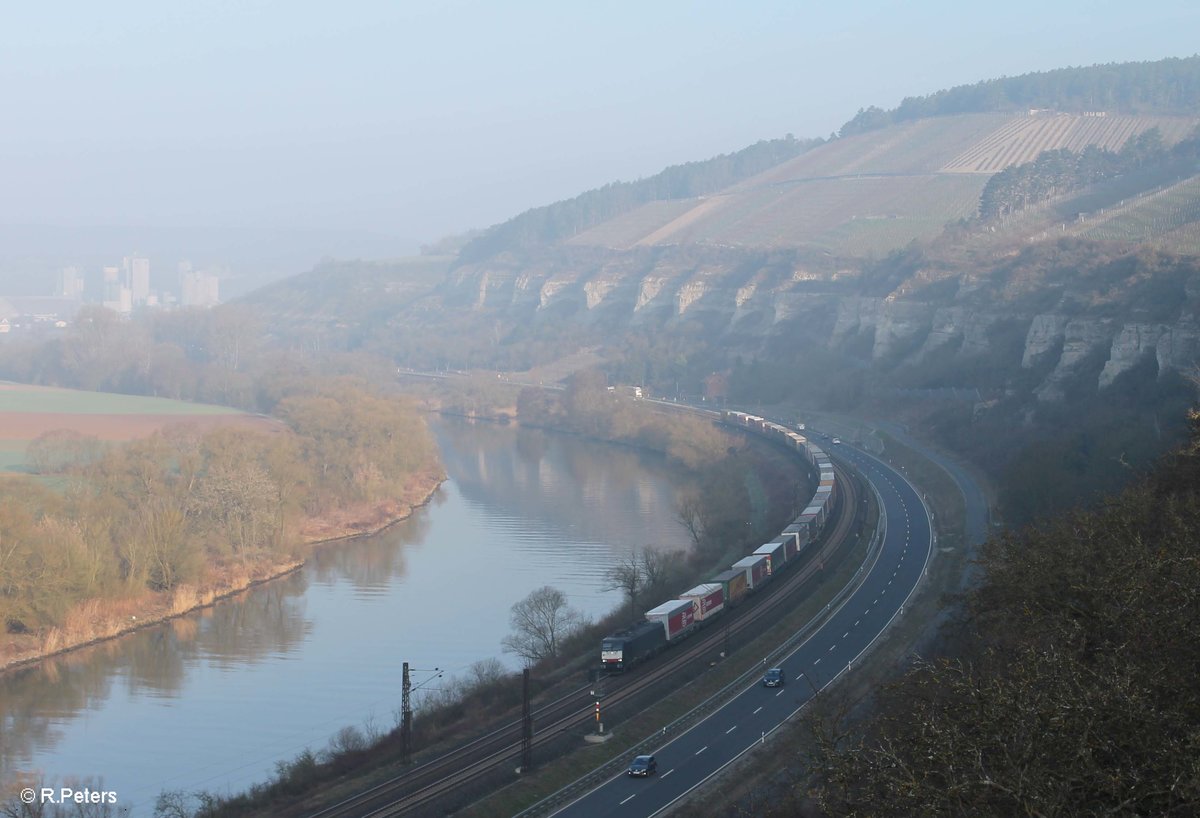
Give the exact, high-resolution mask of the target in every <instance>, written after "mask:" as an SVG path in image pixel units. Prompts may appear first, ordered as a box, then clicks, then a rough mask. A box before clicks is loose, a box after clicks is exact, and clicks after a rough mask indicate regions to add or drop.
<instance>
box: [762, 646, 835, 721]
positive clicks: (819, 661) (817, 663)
mask: <svg viewBox="0 0 1200 818" xmlns="http://www.w3.org/2000/svg"><path fill="white" fill-rule="evenodd" d="M813 664H814V665H819V664H821V660H820V659H817V660H816V661H815V662H813ZM758 710H762V708H761V707H760V708H758ZM758 710H755V711H754V712H755V713H757V712H758Z"/></svg>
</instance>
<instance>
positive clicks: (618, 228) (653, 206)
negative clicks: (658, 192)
mask: <svg viewBox="0 0 1200 818" xmlns="http://www.w3.org/2000/svg"><path fill="white" fill-rule="evenodd" d="M697 204H698V200H696V199H669V200H666V201H660V202H647V203H646V204H644V205H641V206H640V207H637V208H634V209H633V210H630V211H629V212H627V213H622V214H621V215H619V216H617V217H615V218H612V219H609V220H608V221H606V222H601V223H600V224H598V225H596V226H595V227H593V228H591V229H590V230H585V231H583V232H582V233H580V234H579V235H577V236H575V237H574V238H571V239H569V240H568V241H567V244H582V245H593V246H599V247H612V248H615V249H618V250H626V249H628V248H630V247H633V246H634V245H635V244H637V243H638V242H639V241H641V240H642V239H644V238H646V237H647V236H649V235H651V234H652V233H654V232H655V231H656V230H658V229H659V228H661V227H662V226H663V225H666V224H670V223H671V222H672V221H674V220H675V219H677V218H679V217H680V216H682V215H683V214H685V213H687V212H688V211H689V210H691V209H692V208H694V207H696V205H697Z"/></svg>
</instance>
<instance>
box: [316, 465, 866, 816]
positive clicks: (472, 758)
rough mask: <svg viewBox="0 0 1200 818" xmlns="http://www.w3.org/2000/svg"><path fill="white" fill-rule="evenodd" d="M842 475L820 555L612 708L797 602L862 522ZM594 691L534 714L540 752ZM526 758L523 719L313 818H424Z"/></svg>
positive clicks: (638, 679)
mask: <svg viewBox="0 0 1200 818" xmlns="http://www.w3.org/2000/svg"><path fill="white" fill-rule="evenodd" d="M835 470H836V471H837V472H838V485H839V486H840V487H842V488H841V490H840V492H839V496H838V498H837V500H836V502H835V507H834V512H835V513H834V517H835V520H836V522H835V523H834V524H833V525H832V526H827V527H826V530H825V534H824V535H823V537H822V538H821V539H820V540H819V541H818V544H819V546H820V548H819V549H815V550H813V551H812V553H811V554H810V555H809V556H808V557H807V559H805V560H804V561H803V563H802V564H800V565H798V566H796V567H794V568H792V569H791V570H789V571H788V572H787V573H785V574H784V575H783V576H782V577H780V578H779V579H778V580H776V581H772V582H771V583H770V584H769V585H768V586H767V588H766V589H764V591H763V592H762V593H759V594H756V595H755V596H754V597H752V598H750V599H748V600H747V601H746V602H744V603H743V604H742V605H740V606H739V607H737V608H736V609H733V610H732V611H730V612H729V613H728V614H727V615H726V616H725V617H724V618H723V620H722V624H721V625H719V626H716V627H712V628H707V629H703V630H701V631H699V632H698V633H697V634H695V635H693V636H692V637H690V638H689V639H687V640H685V641H684V642H683V643H682V644H681V645H679V646H677V647H675V648H673V649H671V650H668V651H666V652H664V653H663V654H661V655H660V656H658V657H656V658H655V659H654V660H652V661H650V662H648V663H646V664H644V665H642V666H641V667H639V668H638V669H637V670H634V671H631V672H630V673H629V674H626V675H623V676H614V677H608V679H606V682H605V688H606V690H605V697H604V702H605V709H606V711H608V712H611V711H612V710H613V709H614V708H617V707H620V706H621V705H622V704H630V703H633V702H636V700H637V699H638V698H639V697H641V696H645V695H647V693H648V692H650V691H653V690H654V689H655V688H656V687H658V686H660V685H664V686H665V685H666V684H667V683H669V682H670V681H671V680H672V679H674V678H676V677H678V676H681V675H685V674H688V675H689V677H691V676H694V675H695V673H697V672H700V667H701V666H707V665H709V664H711V660H712V658H713V656H714V655H715V654H716V653H718V652H719V651H720V648H721V646H722V645H724V644H728V643H729V642H733V643H734V644H739V643H740V641H742V640H743V639H744V638H745V637H747V636H749V635H750V634H752V633H753V632H754V631H755V630H760V629H762V628H763V627H764V623H769V622H770V621H773V619H774V618H775V617H777V616H778V615H779V614H780V613H781V612H783V611H786V610H788V609H789V608H790V607H791V606H792V605H794V604H795V599H793V597H794V596H795V595H796V594H797V593H799V591H800V589H801V588H802V587H803V586H804V585H805V584H806V583H807V582H808V581H809V580H810V579H812V577H813V576H814V575H815V574H817V573H818V572H819V571H821V570H823V567H824V565H825V564H826V563H827V562H829V561H830V559H831V558H832V557H833V556H834V555H835V554H836V552H837V551H838V549H840V548H841V547H842V545H843V543H844V542H845V541H846V540H847V538H848V537H849V535H850V533H851V532H852V530H853V529H854V528H855V525H856V522H857V509H858V507H859V487H858V484H857V481H856V480H853V479H851V477H850V475H849V474H848V473H847V472H846V471H845V470H844V469H842V468H841V467H837V466H835ZM593 688H594V685H590V684H589V685H583V686H580V687H578V688H575V689H574V690H571V691H569V692H567V693H565V694H564V695H562V696H559V697H558V698H556V699H554V700H553V701H551V702H547V703H544V704H542V705H540V706H538V707H537V709H535V710H534V713H533V718H534V723H535V726H536V730H535V733H534V737H533V747H534V752H535V754H536V752H537V750H538V748H539V747H544V746H545V745H547V744H549V743H551V742H554V741H556V740H559V739H561V738H562V737H563V735H564V734H565V733H566V734H569V733H571V732H573V731H578V730H579V729H580V728H582V727H583V726H585V725H587V724H588V723H589V722H590V721H591V720H592V719H593V718H594V716H595V711H594V709H593V708H594V701H595V700H594V697H593V696H592V695H591V691H592V690H593ZM520 753H521V722H520V720H519V719H518V720H514V721H512V722H510V723H508V724H505V725H502V726H500V727H497V728H496V729H494V730H492V731H490V732H488V733H486V734H485V735H482V736H480V737H478V738H476V739H473V740H471V741H469V742H466V743H464V744H462V745H460V746H458V747H456V748H454V749H452V750H450V751H448V752H445V753H443V754H442V755H439V756H437V757H436V758H432V759H429V760H428V761H424V762H422V763H420V764H417V765H415V766H413V767H411V768H409V769H407V770H405V771H403V772H402V773H400V774H399V775H396V776H395V777H393V778H390V779H388V780H386V781H383V782H381V783H379V784H376V785H374V786H373V787H371V788H369V789H367V790H364V791H362V792H360V793H357V794H355V795H353V796H351V797H349V798H346V799H344V800H343V801H340V802H338V803H336V804H332V805H330V806H328V807H325V808H324V809H321V810H319V811H316V812H310V813H307V818H367V817H368V816H370V818H384V816H400V815H413V814H419V813H420V812H422V811H425V810H432V808H433V806H434V805H435V804H437V803H439V802H441V801H443V800H445V799H447V798H448V797H449V796H450V795H451V794H453V793H455V792H456V791H460V790H464V789H468V788H470V789H472V790H473V789H474V788H475V787H476V786H477V785H478V783H479V782H480V781H481V780H483V779H484V778H485V777H488V776H494V775H497V774H498V772H501V771H503V769H504V767H502V765H506V764H508V765H515V764H516V763H518V762H517V760H518V759H519V758H520Z"/></svg>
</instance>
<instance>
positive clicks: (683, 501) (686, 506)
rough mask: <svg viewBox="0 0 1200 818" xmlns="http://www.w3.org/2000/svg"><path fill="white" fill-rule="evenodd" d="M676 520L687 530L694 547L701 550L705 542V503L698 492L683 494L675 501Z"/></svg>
mask: <svg viewBox="0 0 1200 818" xmlns="http://www.w3.org/2000/svg"><path fill="white" fill-rule="evenodd" d="M675 519H676V520H678V521H679V524H680V525H682V526H683V527H684V528H685V529H687V533H688V536H689V537H691V538H692V545H694V546H696V548H697V549H699V548H700V546H701V544H702V543H703V541H704V501H703V500H701V499H700V495H699V494H697V493H696V492H692V491H689V492H687V493H685V494H681V495H680V496H679V498H678V499H677V500H676V501H675Z"/></svg>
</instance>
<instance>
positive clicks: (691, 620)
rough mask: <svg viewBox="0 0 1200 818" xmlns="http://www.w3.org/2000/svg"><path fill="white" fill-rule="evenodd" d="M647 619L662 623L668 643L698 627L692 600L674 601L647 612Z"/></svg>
mask: <svg viewBox="0 0 1200 818" xmlns="http://www.w3.org/2000/svg"><path fill="white" fill-rule="evenodd" d="M646 619H648V620H650V621H651V622H661V623H662V626H663V630H664V632H665V633H666V636H667V641H668V642H671V641H673V640H675V639H679V638H681V637H683V636H684V635H685V634H686V633H687V632H688V631H690V630H692V629H694V628H695V627H696V615H695V606H694V605H692V601H691V600H690V599H672V600H671V601H669V602H664V603H663V604H661V605H659V606H658V607H656V608H651V609H650V610H648V611H646Z"/></svg>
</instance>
